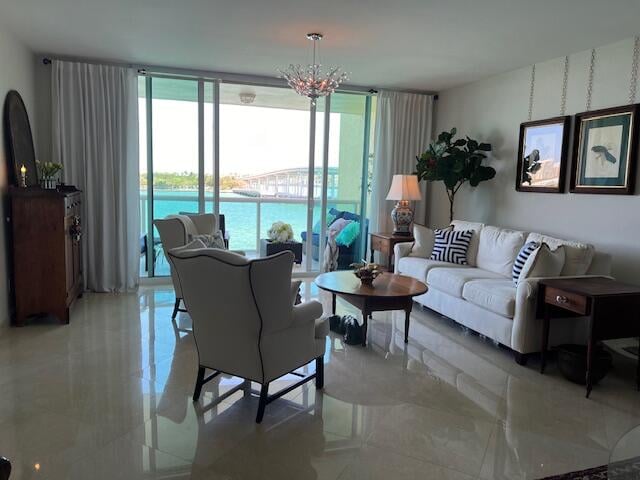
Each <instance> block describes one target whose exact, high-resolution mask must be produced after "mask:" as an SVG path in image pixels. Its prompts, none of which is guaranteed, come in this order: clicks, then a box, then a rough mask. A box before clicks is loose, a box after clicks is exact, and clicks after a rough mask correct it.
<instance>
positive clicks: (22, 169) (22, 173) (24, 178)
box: [20, 165, 27, 187]
mask: <svg viewBox="0 0 640 480" xmlns="http://www.w3.org/2000/svg"><path fill="white" fill-rule="evenodd" d="M20 177H21V180H22V185H21V186H22V187H26V186H27V167H25V166H24V165H22V167H20Z"/></svg>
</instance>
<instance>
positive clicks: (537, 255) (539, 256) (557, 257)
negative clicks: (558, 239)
mask: <svg viewBox="0 0 640 480" xmlns="http://www.w3.org/2000/svg"><path fill="white" fill-rule="evenodd" d="M564 261H565V249H564V247H563V246H561V247H558V248H556V249H555V250H551V249H550V248H549V245H547V244H546V243H543V244H542V245H540V247H539V248H538V250H537V251H536V252H534V254H533V255H531V256H530V257H529V258H528V259H527V261H526V262H525V264H524V266H523V267H522V272H520V277H519V278H518V281H517V282H516V284H517V283H518V282H520V281H522V280H524V279H525V278H532V277H557V276H558V275H560V272H561V271H562V268H563V266H564Z"/></svg>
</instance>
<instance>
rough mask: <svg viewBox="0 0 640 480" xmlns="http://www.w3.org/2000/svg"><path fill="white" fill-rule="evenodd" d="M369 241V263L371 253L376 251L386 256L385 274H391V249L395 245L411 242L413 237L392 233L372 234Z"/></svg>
mask: <svg viewBox="0 0 640 480" xmlns="http://www.w3.org/2000/svg"><path fill="white" fill-rule="evenodd" d="M370 237H371V241H370V245H371V263H373V252H375V251H376V250H377V251H378V252H380V253H382V254H383V255H386V256H387V272H393V247H395V245H396V243H403V242H413V240H414V239H413V235H394V234H393V233H372V234H370Z"/></svg>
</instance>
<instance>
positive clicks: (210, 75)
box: [42, 56, 438, 100]
mask: <svg viewBox="0 0 640 480" xmlns="http://www.w3.org/2000/svg"><path fill="white" fill-rule="evenodd" d="M52 60H53V59H52V57H48V56H44V57H42V63H43V64H44V65H51V62H52ZM55 60H62V61H70V62H84V63H93V64H98V65H112V66H115V67H126V68H134V69H136V70H138V73H139V74H141V75H154V74H158V75H167V76H171V75H173V76H174V77H179V76H182V77H198V78H206V79H211V80H222V81H224V82H228V83H245V84H254V85H266V86H277V87H282V86H286V85H287V82H286V81H285V80H283V79H280V78H277V77H269V76H266V75H250V74H244V73H229V72H216V71H211V70H197V69H188V68H174V67H160V66H151V65H141V64H131V63H125V62H117V61H108V60H107V61H100V60H94V59H86V58H77V57H66V56H62V57H58V58H55ZM379 90H381V89H380V88H376V87H363V86H360V85H348V84H347V85H341V86H340V88H339V89H338V91H342V92H362V93H369V94H372V95H374V94H376V93H378V91H379ZM384 90H389V91H394V92H400V93H415V94H419V95H432V96H433V97H434V100H437V99H438V95H437V92H434V91H428V90H411V89H400V90H398V89H394V88H385V89H384Z"/></svg>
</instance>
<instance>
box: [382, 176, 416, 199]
mask: <svg viewBox="0 0 640 480" xmlns="http://www.w3.org/2000/svg"><path fill="white" fill-rule="evenodd" d="M421 199H422V195H421V194H420V187H419V186H418V177H417V175H394V176H393V180H392V181H391V188H390V189H389V193H388V194H387V200H421Z"/></svg>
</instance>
